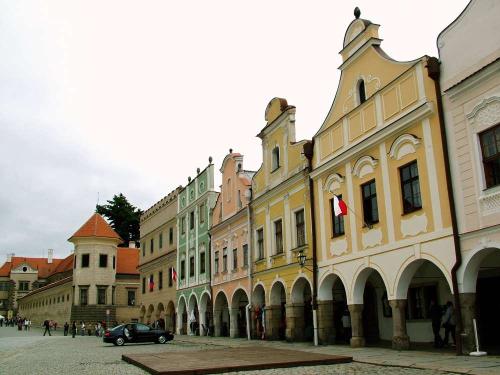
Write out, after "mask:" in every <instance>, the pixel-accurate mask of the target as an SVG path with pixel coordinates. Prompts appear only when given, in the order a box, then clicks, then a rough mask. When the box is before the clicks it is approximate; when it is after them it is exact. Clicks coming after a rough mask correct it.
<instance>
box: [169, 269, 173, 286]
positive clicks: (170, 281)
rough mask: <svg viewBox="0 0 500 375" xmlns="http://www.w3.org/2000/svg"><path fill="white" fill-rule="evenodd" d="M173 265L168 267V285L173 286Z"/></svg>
mask: <svg viewBox="0 0 500 375" xmlns="http://www.w3.org/2000/svg"><path fill="white" fill-rule="evenodd" d="M172 272H173V271H172V267H168V287H169V288H171V287H172V285H173V284H174V279H173V278H172Z"/></svg>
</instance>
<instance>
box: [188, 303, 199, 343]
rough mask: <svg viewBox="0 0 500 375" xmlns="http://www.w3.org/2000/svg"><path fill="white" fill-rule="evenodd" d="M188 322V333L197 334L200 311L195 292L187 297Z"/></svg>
mask: <svg viewBox="0 0 500 375" xmlns="http://www.w3.org/2000/svg"><path fill="white" fill-rule="evenodd" d="M188 322H189V334H190V335H195V336H199V334H200V330H199V324H200V313H199V310H198V300H197V299H196V295H195V294H192V295H191V297H189V304H188Z"/></svg>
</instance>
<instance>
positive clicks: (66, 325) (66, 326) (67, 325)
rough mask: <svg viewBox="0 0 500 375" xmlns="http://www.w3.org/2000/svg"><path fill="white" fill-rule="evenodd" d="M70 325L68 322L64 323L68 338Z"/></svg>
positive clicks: (65, 334)
mask: <svg viewBox="0 0 500 375" xmlns="http://www.w3.org/2000/svg"><path fill="white" fill-rule="evenodd" d="M68 330H69V324H68V322H65V323H64V336H68Z"/></svg>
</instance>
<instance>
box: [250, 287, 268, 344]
mask: <svg viewBox="0 0 500 375" xmlns="http://www.w3.org/2000/svg"><path fill="white" fill-rule="evenodd" d="M265 301H266V291H265V290H264V287H263V286H262V285H261V284H257V285H256V286H255V287H254V290H253V295H252V304H253V306H252V323H251V325H252V337H253V338H257V339H262V338H264V336H265V314H264V309H265V307H266V302H265Z"/></svg>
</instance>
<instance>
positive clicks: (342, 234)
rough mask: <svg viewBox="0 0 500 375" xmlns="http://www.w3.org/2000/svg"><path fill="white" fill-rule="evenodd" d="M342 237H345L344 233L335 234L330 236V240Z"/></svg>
mask: <svg viewBox="0 0 500 375" xmlns="http://www.w3.org/2000/svg"><path fill="white" fill-rule="evenodd" d="M342 237H345V232H344V233H339V234H336V235H332V237H331V239H332V240H338V239H340V238H342Z"/></svg>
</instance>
